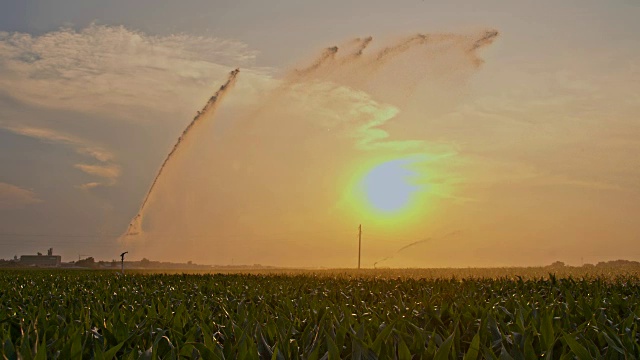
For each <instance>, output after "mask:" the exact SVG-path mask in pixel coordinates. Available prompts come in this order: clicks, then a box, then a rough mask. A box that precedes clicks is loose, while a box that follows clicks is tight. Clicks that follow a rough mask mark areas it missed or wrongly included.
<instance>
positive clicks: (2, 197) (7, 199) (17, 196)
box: [0, 182, 42, 210]
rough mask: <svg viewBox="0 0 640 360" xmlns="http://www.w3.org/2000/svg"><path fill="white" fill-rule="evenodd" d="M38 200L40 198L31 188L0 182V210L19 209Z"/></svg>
mask: <svg viewBox="0 0 640 360" xmlns="http://www.w3.org/2000/svg"><path fill="white" fill-rule="evenodd" d="M40 202H42V200H41V199H40V198H38V196H37V195H36V193H35V192H33V191H32V190H29V189H24V188H21V187H19V186H16V185H12V184H8V183H4V182H0V210H11V209H20V208H23V207H25V206H28V205H31V204H37V203H40Z"/></svg>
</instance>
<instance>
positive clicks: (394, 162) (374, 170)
mask: <svg viewBox="0 0 640 360" xmlns="http://www.w3.org/2000/svg"><path fill="white" fill-rule="evenodd" d="M426 160H427V159H425V156H415V155H414V156H407V157H402V158H396V159H391V160H389V159H385V160H378V161H377V162H371V163H369V164H368V165H366V166H363V167H362V168H361V170H360V171H359V172H358V173H357V174H355V176H354V177H353V179H352V181H351V184H350V186H349V187H348V189H349V190H348V193H347V199H348V202H349V204H350V207H351V208H352V209H353V211H355V212H354V213H353V214H354V215H355V216H356V217H357V221H367V220H369V221H375V223H377V224H379V225H383V226H392V227H393V226H395V225H403V226H404V225H408V223H413V222H416V221H424V219H425V216H426V215H427V212H429V211H430V210H432V206H431V202H430V201H429V200H430V197H429V195H430V194H431V193H432V190H433V189H432V186H431V184H429V178H430V177H429V176H428V174H427V172H426V170H425V161H426ZM353 220H356V219H353Z"/></svg>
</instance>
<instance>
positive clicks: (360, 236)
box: [358, 224, 362, 270]
mask: <svg viewBox="0 0 640 360" xmlns="http://www.w3.org/2000/svg"><path fill="white" fill-rule="evenodd" d="M361 252H362V224H360V225H359V226H358V270H360V254H361Z"/></svg>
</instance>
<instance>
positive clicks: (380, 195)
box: [362, 160, 419, 213]
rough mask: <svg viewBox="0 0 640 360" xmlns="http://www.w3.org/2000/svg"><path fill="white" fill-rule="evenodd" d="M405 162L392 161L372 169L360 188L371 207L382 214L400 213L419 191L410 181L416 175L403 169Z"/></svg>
mask: <svg viewBox="0 0 640 360" xmlns="http://www.w3.org/2000/svg"><path fill="white" fill-rule="evenodd" d="M407 162H408V161H407V160H394V161H389V162H385V163H383V164H381V165H378V166H376V167H374V168H373V169H372V170H371V171H369V173H368V174H367V175H366V176H365V178H364V179H363V181H362V186H363V189H364V192H365V194H366V198H367V200H368V202H369V204H370V205H371V206H373V207H374V208H375V209H376V210H378V211H381V212H384V213H396V212H398V211H402V209H403V208H405V207H406V206H407V205H408V204H409V202H410V200H411V196H412V195H413V194H414V193H415V192H416V191H417V190H419V187H418V186H416V185H412V184H411V182H410V180H411V178H412V177H415V176H416V173H415V172H414V171H412V170H410V169H407V168H405V167H404V165H406V164H407Z"/></svg>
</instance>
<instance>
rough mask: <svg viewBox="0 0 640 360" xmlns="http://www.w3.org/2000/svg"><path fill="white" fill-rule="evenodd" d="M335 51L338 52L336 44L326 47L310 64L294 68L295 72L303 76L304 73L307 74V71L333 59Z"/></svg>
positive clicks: (310, 71) (309, 71)
mask: <svg viewBox="0 0 640 360" xmlns="http://www.w3.org/2000/svg"><path fill="white" fill-rule="evenodd" d="M337 52H338V47H337V46H332V47H330V48H326V49H325V50H324V51H323V52H322V54H320V56H319V57H318V59H316V60H315V61H314V62H312V63H311V65H309V66H308V67H307V68H305V69H302V70H296V72H297V74H298V75H300V76H304V75H307V74H309V73H312V72H314V71H315V70H317V69H318V68H320V67H321V66H322V65H323V64H325V63H327V62H329V61H331V60H333V59H334V58H335V56H336V53H337Z"/></svg>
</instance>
